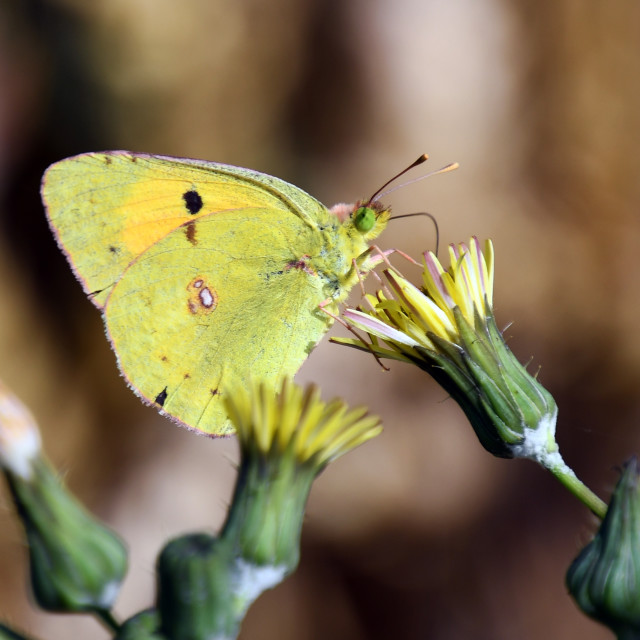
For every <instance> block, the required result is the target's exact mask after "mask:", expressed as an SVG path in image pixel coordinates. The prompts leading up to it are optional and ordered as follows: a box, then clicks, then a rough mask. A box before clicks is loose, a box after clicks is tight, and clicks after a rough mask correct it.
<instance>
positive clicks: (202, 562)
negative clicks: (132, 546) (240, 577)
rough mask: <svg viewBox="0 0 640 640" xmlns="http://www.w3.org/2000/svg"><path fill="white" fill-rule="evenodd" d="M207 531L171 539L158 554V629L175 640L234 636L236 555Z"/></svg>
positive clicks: (235, 629) (236, 628)
mask: <svg viewBox="0 0 640 640" xmlns="http://www.w3.org/2000/svg"><path fill="white" fill-rule="evenodd" d="M230 551H231V550H230V549H229V548H228V546H225V545H224V544H221V542H220V541H219V540H218V539H217V538H214V537H213V536H210V535H208V534H205V533H195V534H190V535H185V536H182V537H180V538H177V539H175V540H172V541H171V542H169V543H168V544H167V545H166V546H165V548H164V549H163V550H162V553H161V554H160V557H159V558H158V601H157V608H158V612H159V616H160V631H161V633H163V634H164V635H166V636H167V637H168V638H171V640H207V639H208V638H220V639H222V638H235V637H236V636H237V634H238V630H239V624H240V621H239V619H238V615H237V611H236V610H235V608H234V606H233V605H234V586H235V584H234V582H235V581H234V580H233V570H232V565H233V561H234V559H233V554H232V553H231V552H230Z"/></svg>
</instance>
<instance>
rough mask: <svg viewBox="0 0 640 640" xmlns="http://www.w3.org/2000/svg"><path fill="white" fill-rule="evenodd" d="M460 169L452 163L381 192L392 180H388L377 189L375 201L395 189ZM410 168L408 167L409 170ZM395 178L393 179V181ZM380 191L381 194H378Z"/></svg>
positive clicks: (456, 164)
mask: <svg viewBox="0 0 640 640" xmlns="http://www.w3.org/2000/svg"><path fill="white" fill-rule="evenodd" d="M413 166H414V167H415V166H416V164H415V163H414V164H413ZM459 167H460V165H459V164H458V163H457V162H452V163H451V164H448V165H446V166H444V167H441V168H440V169H437V170H436V171H430V172H429V173H425V174H424V175H423V176H419V177H418V178H413V179H412V180H407V182H403V183H402V184H397V185H396V186H395V187H391V189H387V190H386V191H382V189H384V187H386V186H387V185H388V184H390V183H391V182H392V180H390V181H389V182H387V184H385V185H384V186H383V187H382V189H378V191H377V192H376V200H378V199H380V198H384V197H385V196H387V195H389V194H390V193H392V192H393V191H396V189H402V187H406V186H407V185H410V184H413V183H414V182H420V180H424V179H425V178H430V177H431V176H437V175H439V174H441V173H449V171H454V170H455V169H458V168H459ZM410 168H411V167H409V169H410ZM405 171H407V169H405ZM405 171H403V172H402V173H399V174H398V175H397V176H396V178H399V177H400V176H401V175H402V174H403V173H405ZM396 178H394V179H393V180H395V179H396ZM381 191H382V193H380V192H381Z"/></svg>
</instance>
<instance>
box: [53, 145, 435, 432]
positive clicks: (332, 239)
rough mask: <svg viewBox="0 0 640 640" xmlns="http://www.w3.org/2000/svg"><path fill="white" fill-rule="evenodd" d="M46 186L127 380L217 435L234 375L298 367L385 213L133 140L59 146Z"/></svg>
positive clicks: (170, 411) (369, 256) (241, 377)
mask: <svg viewBox="0 0 640 640" xmlns="http://www.w3.org/2000/svg"><path fill="white" fill-rule="evenodd" d="M424 159H426V156H423V157H422V158H421V159H419V161H418V162H416V163H414V164H413V165H411V166H415V165H416V164H419V163H420V162H422V161H423V160H424ZM403 173H404V172H403ZM387 184H388V183H387ZM385 186H386V185H385ZM378 193H379V192H376V194H375V195H377V194H378ZM41 194H42V199H43V202H44V205H45V209H46V212H47V216H48V220H49V224H50V227H51V229H52V231H53V233H54V235H55V237H56V239H57V242H58V244H59V246H60V248H61V249H62V251H63V252H64V253H65V255H66V257H67V259H68V261H69V263H70V265H71V268H72V269H73V271H74V273H75V274H76V276H77V277H78V279H79V281H80V282H81V284H82V287H83V289H84V291H85V292H86V293H87V294H88V296H89V298H90V299H91V301H92V302H93V303H94V304H95V305H96V306H97V307H98V309H100V311H101V312H102V315H103V319H104V323H105V328H106V333H107V337H108V338H109V341H110V342H111V345H112V347H113V350H114V351H115V353H116V357H117V361H118V366H119V368H120V371H121V372H122V374H123V376H124V377H125V379H126V380H127V382H128V384H129V385H130V386H131V388H132V389H133V390H134V392H135V393H136V394H137V395H138V396H140V397H141V398H142V400H143V401H145V402H146V403H148V404H152V405H155V406H156V407H157V408H158V409H160V411H161V412H162V413H163V414H165V415H167V416H169V417H170V418H172V419H174V420H175V421H177V422H178V423H180V424H182V425H183V426H186V427H188V428H190V429H193V430H196V431H199V432H202V433H205V434H209V435H213V436H219V435H225V434H229V433H231V432H232V428H231V426H230V423H229V421H228V420H227V417H226V414H225V410H224V406H223V405H224V403H223V402H222V396H223V394H224V393H225V391H224V390H225V389H226V387H227V386H228V385H229V384H231V383H232V382H233V381H240V383H242V381H246V380H247V379H248V378H249V377H252V378H254V379H262V380H265V381H267V382H269V381H271V382H273V383H274V384H275V383H276V382H277V381H278V380H279V379H280V378H282V377H283V376H284V375H292V374H293V373H295V372H296V371H297V370H298V368H299V367H300V365H301V364H302V363H303V361H304V360H305V358H306V357H307V356H308V355H309V353H310V352H311V350H312V349H313V348H314V346H315V345H316V344H317V342H318V341H319V340H320V338H321V337H322V336H323V334H324V333H325V332H326V331H327V329H328V328H329V327H330V325H331V324H332V322H333V319H332V317H331V316H332V315H335V313H336V312H337V305H338V303H339V302H340V301H342V300H344V298H345V297H346V296H347V294H348V293H349V291H350V289H351V288H352V287H353V286H354V285H355V284H356V283H357V282H358V280H359V278H361V276H362V275H364V274H365V273H366V272H367V271H369V270H370V269H371V268H373V266H375V264H376V256H375V255H373V254H374V252H373V250H372V247H371V245H370V243H371V241H372V240H373V239H374V238H376V237H377V236H378V234H380V232H381V231H382V230H383V229H384V228H385V226H386V224H387V221H388V220H389V216H390V213H389V210H388V209H386V208H385V207H383V206H382V205H381V204H380V203H379V202H378V201H377V199H376V198H375V196H374V197H372V198H370V199H369V200H368V201H365V202H361V203H358V204H356V205H337V206H336V207H334V208H333V209H328V208H327V207H325V206H324V205H323V204H321V203H320V202H319V201H318V200H316V199H315V198H313V197H312V196H310V195H309V194H307V193H305V192H304V191H303V190H302V189H299V188H298V187H295V186H293V185H291V184H289V183H287V182H285V181H284V180H280V179H278V178H274V177H272V176H269V175H266V174H263V173H259V172H257V171H252V170H250V169H243V168H240V167H235V166H230V165H225V164H218V163H214V162H207V161H202V160H192V159H185V158H172V157H168V156H157V155H148V154H143V153H132V152H128V151H106V152H101V153H85V154H82V155H78V156H74V157H72V158H67V159H66V160H61V161H60V162H57V163H55V164H53V165H51V166H50V167H49V168H48V169H47V170H46V172H45V174H44V176H43V179H42V188H41ZM378 257H379V256H378Z"/></svg>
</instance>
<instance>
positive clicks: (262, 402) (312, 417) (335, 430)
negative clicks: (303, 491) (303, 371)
mask: <svg viewBox="0 0 640 640" xmlns="http://www.w3.org/2000/svg"><path fill="white" fill-rule="evenodd" d="M225 404H226V409H227V412H228V414H229V417H230V419H231V421H232V422H233V423H234V426H235V427H236V429H237V434H238V439H239V440H240V444H241V446H242V448H243V449H250V450H254V451H258V452H260V453H261V454H263V455H265V456H267V455H269V456H283V455H292V456H293V457H294V459H295V460H296V462H297V463H298V464H311V465H313V466H315V467H317V468H318V469H321V468H322V467H324V466H325V465H327V464H328V463H329V462H331V461H332V460H335V459H336V458H338V457H339V456H341V455H343V454H344V453H346V452H347V451H350V450H351V449H354V448H355V447H357V446H358V445H360V444H362V443H364V442H366V441H367V440H369V439H371V438H373V437H374V436H376V435H378V434H379V433H380V432H381V431H382V427H381V426H380V419H379V418H377V417H376V416H369V415H367V410H366V408H364V407H359V408H356V409H352V410H349V409H348V407H347V405H346V404H345V403H344V402H343V401H342V400H339V399H335V400H332V401H331V402H328V403H325V402H323V401H322V400H321V399H320V392H319V389H318V388H317V387H315V386H310V387H308V388H307V389H305V390H303V389H302V388H301V387H299V386H297V385H295V384H293V383H292V382H291V381H290V380H289V379H285V380H284V381H283V383H282V387H281V389H280V390H279V393H278V394H277V395H276V393H275V392H274V391H273V390H272V389H271V388H270V387H268V386H266V385H265V384H262V383H253V384H251V385H250V387H249V388H248V389H246V388H244V387H242V386H239V385H238V386H234V387H233V388H232V389H231V391H230V392H229V393H227V395H226V398H225Z"/></svg>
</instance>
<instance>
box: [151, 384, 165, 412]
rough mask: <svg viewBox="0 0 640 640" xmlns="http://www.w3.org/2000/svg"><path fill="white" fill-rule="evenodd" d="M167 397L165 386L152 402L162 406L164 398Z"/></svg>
mask: <svg viewBox="0 0 640 640" xmlns="http://www.w3.org/2000/svg"><path fill="white" fill-rule="evenodd" d="M166 399H167V387H165V388H164V389H163V390H162V391H161V392H160V393H159V394H158V395H157V396H156V399H155V400H154V402H155V403H156V404H159V405H160V406H161V407H162V406H164V403H165V400H166Z"/></svg>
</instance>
